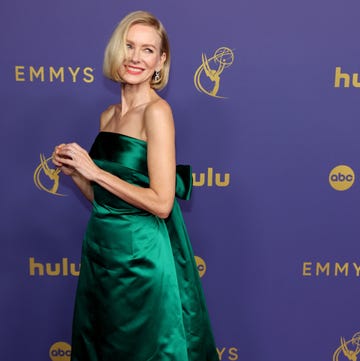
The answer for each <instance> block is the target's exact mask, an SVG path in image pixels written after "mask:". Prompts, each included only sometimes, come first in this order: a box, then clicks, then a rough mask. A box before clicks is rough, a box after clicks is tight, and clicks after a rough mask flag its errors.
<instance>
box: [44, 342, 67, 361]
mask: <svg viewBox="0 0 360 361" xmlns="http://www.w3.org/2000/svg"><path fill="white" fill-rule="evenodd" d="M49 357H50V359H51V361H70V357H71V346H70V345H69V344H68V343H66V342H55V343H54V344H53V345H51V347H50V350H49Z"/></svg>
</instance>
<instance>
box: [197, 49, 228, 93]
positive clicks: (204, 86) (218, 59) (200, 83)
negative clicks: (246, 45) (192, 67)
mask: <svg viewBox="0 0 360 361" xmlns="http://www.w3.org/2000/svg"><path fill="white" fill-rule="evenodd" d="M201 57H202V64H201V65H200V66H199V67H198V69H197V70H196V72H195V75H194V84H195V87H196V89H197V90H198V91H199V92H203V93H205V94H207V95H210V96H211V97H214V98H226V97H223V96H219V95H217V93H218V91H219V88H220V75H221V73H222V72H223V71H224V69H225V68H228V67H229V66H231V65H232V64H233V62H234V53H233V51H232V50H231V49H229V48H226V47H221V48H219V49H217V50H216V51H215V53H214V55H213V56H212V57H211V58H209V59H208V58H207V56H206V55H205V54H204V53H202V56H201ZM203 74H205V76H206V77H207V78H208V79H206V78H205V77H204V76H203ZM209 80H210V81H209Z"/></svg>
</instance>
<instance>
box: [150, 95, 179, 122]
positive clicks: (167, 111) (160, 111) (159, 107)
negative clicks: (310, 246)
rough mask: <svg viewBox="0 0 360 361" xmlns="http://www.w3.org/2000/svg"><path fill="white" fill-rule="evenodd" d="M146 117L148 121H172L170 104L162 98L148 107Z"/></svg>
mask: <svg viewBox="0 0 360 361" xmlns="http://www.w3.org/2000/svg"><path fill="white" fill-rule="evenodd" d="M144 115H145V119H147V120H151V119H154V118H155V119H156V118H159V117H160V118H164V119H170V120H172V110H171V107H170V105H169V103H168V102H167V101H166V100H164V99H162V98H160V97H159V98H157V99H155V100H154V101H152V102H150V103H149V104H148V105H147V106H146V108H145V111H144Z"/></svg>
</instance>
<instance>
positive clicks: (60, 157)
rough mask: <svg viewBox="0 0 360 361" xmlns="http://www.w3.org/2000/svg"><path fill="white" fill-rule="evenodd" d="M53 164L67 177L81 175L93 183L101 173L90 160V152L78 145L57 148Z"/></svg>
mask: <svg viewBox="0 0 360 361" xmlns="http://www.w3.org/2000/svg"><path fill="white" fill-rule="evenodd" d="M53 163H54V164H55V165H56V166H57V167H59V168H60V169H61V171H62V172H63V173H64V174H65V175H70V176H71V175H74V173H75V172H77V173H79V174H80V175H81V176H83V177H84V178H85V179H87V180H89V181H92V180H94V178H95V176H96V174H97V173H98V172H99V170H100V169H99V167H98V166H97V165H96V164H95V163H94V162H93V160H92V159H91V158H90V156H89V154H88V152H87V151H86V150H85V149H83V148H82V147H80V146H79V145H78V144H77V143H68V144H60V145H58V146H57V147H55V150H54V153H53Z"/></svg>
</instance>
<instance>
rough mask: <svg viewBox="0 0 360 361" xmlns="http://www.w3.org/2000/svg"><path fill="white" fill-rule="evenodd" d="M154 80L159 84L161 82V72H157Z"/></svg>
mask: <svg viewBox="0 0 360 361" xmlns="http://www.w3.org/2000/svg"><path fill="white" fill-rule="evenodd" d="M154 80H155V81H156V82H158V81H159V80H160V71H157V70H155V74H154Z"/></svg>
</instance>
